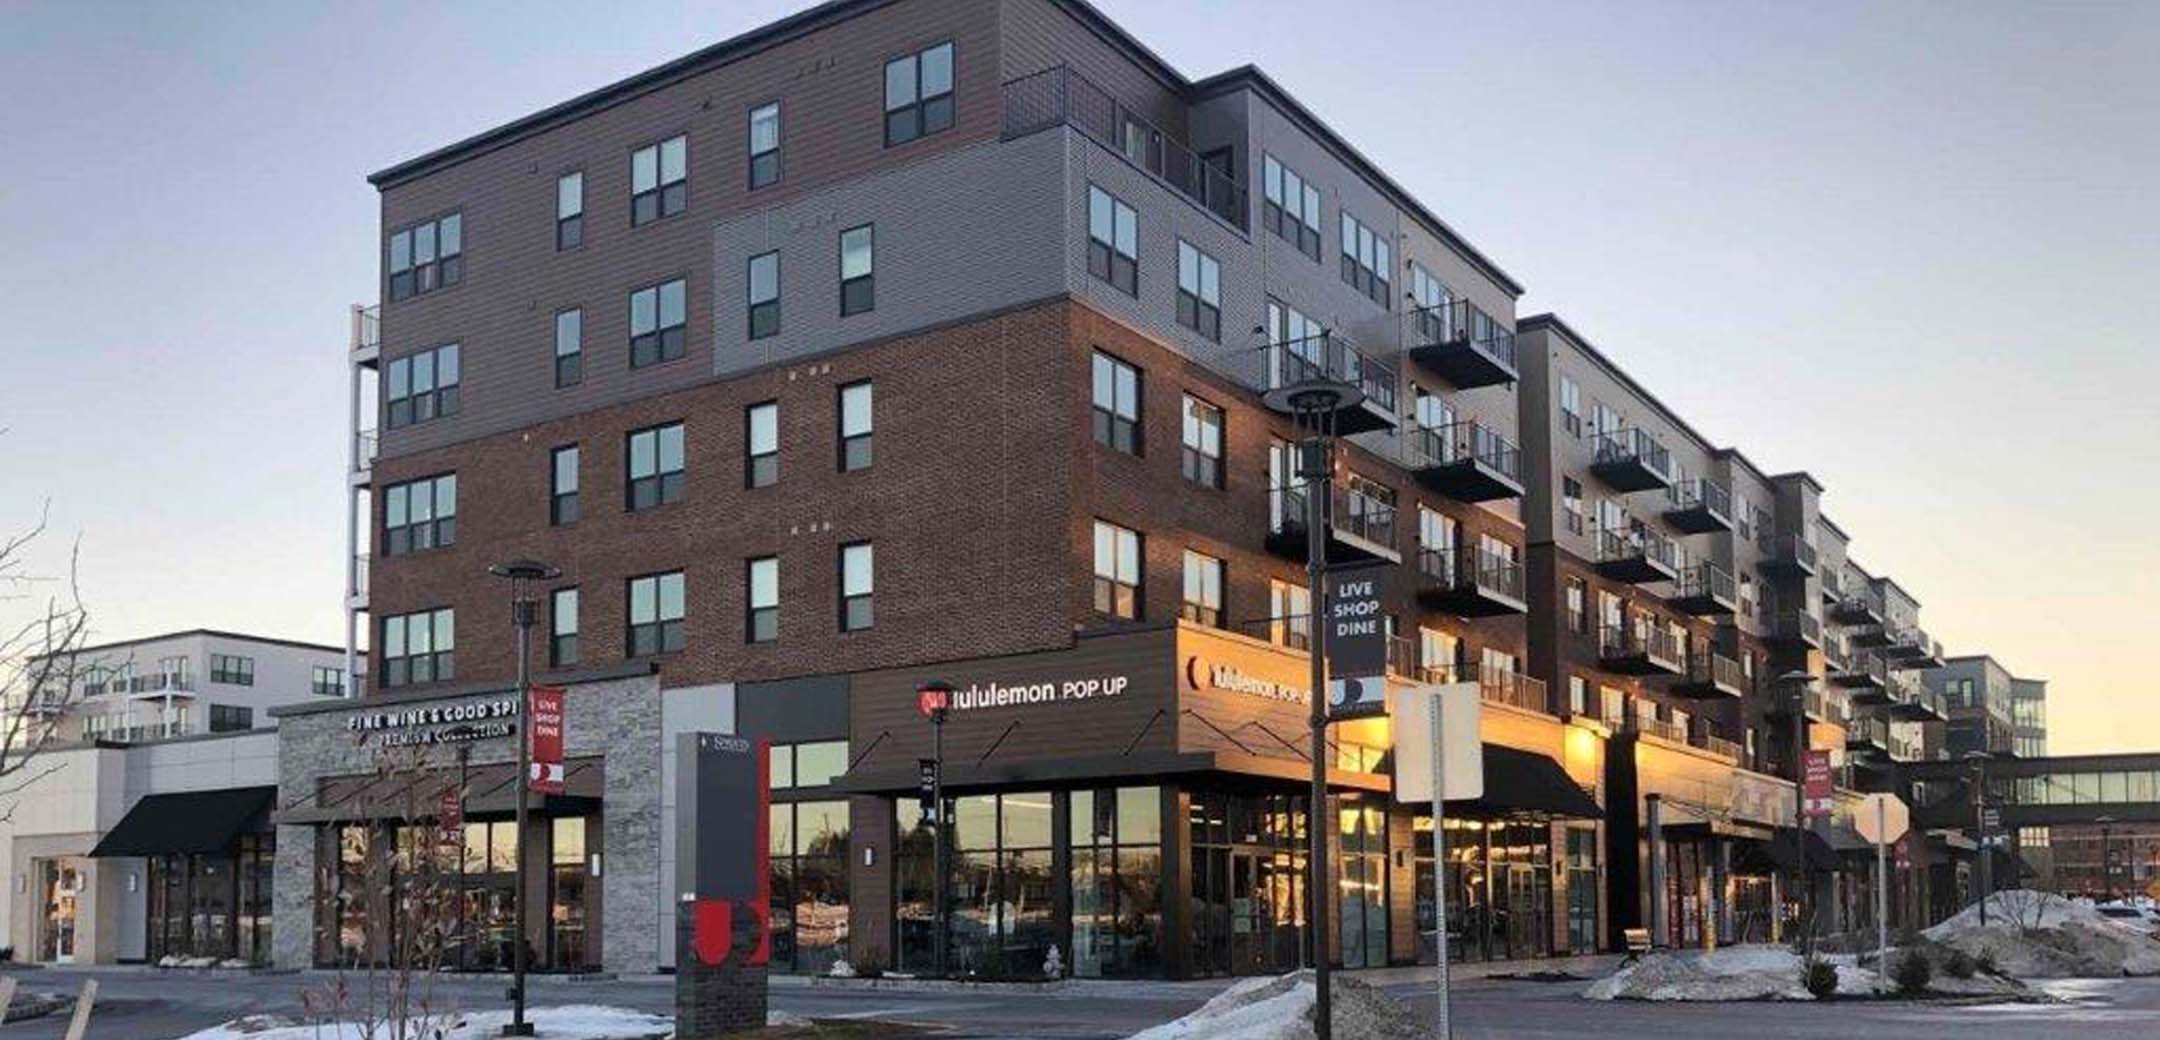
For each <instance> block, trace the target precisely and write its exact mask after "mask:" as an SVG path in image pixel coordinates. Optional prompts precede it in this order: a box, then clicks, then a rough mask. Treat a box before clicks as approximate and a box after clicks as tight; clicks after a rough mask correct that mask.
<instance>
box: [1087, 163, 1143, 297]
mask: <svg viewBox="0 0 2160 1040" xmlns="http://www.w3.org/2000/svg"><path fill="white" fill-rule="evenodd" d="M1087 263H1088V273H1089V274H1092V275H1094V276H1095V277H1097V278H1100V279H1102V280H1103V281H1106V282H1109V283H1110V284H1111V285H1112V286H1115V287H1116V288H1119V289H1122V290H1124V291H1125V292H1126V293H1128V294H1130V295H1133V296H1138V295H1140V218H1139V216H1138V215H1137V214H1135V213H1134V212H1133V209H1132V207H1131V206H1128V205H1126V204H1125V203H1124V202H1122V201H1119V199H1118V198H1117V196H1115V195H1112V194H1110V193H1109V192H1107V191H1104V190H1102V189H1101V188H1098V187H1096V186H1094V185H1092V184H1090V185H1088V255H1087Z"/></svg>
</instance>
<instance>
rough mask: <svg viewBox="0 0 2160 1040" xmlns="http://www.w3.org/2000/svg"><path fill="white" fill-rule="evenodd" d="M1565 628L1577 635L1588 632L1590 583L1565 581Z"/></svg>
mask: <svg viewBox="0 0 2160 1040" xmlns="http://www.w3.org/2000/svg"><path fill="white" fill-rule="evenodd" d="M1567 627H1568V631H1570V632H1574V633H1576V634H1578V635H1579V634H1581V633H1584V632H1588V631H1590V583H1589V582H1586V581H1584V580H1582V579H1581V578H1569V579H1568V580H1567Z"/></svg>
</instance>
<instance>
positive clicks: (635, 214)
mask: <svg viewBox="0 0 2160 1040" xmlns="http://www.w3.org/2000/svg"><path fill="white" fill-rule="evenodd" d="M689 204H690V138H689V136H688V135H687V134H676V135H675V136H673V137H670V138H668V139H667V140H665V141H662V142H660V143H658V144H649V145H646V146H645V147H643V148H640V149H638V150H637V151H634V152H631V153H630V226H631V227H636V226H638V225H640V224H649V223H651V222H653V221H655V220H659V219H660V218H661V217H668V216H673V215H675V214H677V213H681V212H682V211H683V207H685V206H688V205H689Z"/></svg>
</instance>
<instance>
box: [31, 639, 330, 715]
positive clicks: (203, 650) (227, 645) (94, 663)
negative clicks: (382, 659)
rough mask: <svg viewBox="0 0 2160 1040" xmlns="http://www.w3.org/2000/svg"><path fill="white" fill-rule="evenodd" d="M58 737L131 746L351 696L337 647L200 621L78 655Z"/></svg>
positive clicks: (99, 647) (86, 650)
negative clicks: (218, 627) (273, 710)
mask: <svg viewBox="0 0 2160 1040" xmlns="http://www.w3.org/2000/svg"><path fill="white" fill-rule="evenodd" d="M74 670H75V673H76V689H75V690H73V691H72V692H71V694H70V696H69V698H68V701H69V703H68V706H67V711H66V718H64V719H63V720H62V722H61V724H60V728H59V731H58V735H59V737H60V738H61V739H63V740H70V741H84V742H89V741H97V740H108V741H115V742H123V743H134V742H140V741H145V740H158V739H165V738H170V737H181V736H192V735H199V734H204V733H231V732H236V731H240V730H248V729H257V728H262V727H266V726H269V725H271V721H270V713H269V709H270V708H272V707H275V706H277V705H281V704H293V703H298V702H305V701H309V700H313V699H317V698H325V697H343V696H345V695H346V694H347V691H348V685H347V683H346V678H345V676H346V672H345V651H344V648H342V647H335V646H325V645H321V644H317V643H302V642H295V641H293V640H287V639H270V638H265V637H262V636H249V635H241V634H238V633H234V632H219V631H214V630H211V629H206V628H198V629H194V630H192V631H187V632H173V633H169V634H166V635H161V636H150V637H147V638H144V639H130V640H126V641H124V642H118V643H106V644H102V645H99V646H92V647H85V648H84V649H83V650H81V651H79V652H78V653H77V660H76V665H75V669H74Z"/></svg>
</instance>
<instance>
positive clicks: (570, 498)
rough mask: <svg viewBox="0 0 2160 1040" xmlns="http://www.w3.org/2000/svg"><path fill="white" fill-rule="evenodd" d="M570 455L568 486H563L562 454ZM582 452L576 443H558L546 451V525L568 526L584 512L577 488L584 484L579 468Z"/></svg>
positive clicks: (582, 462) (575, 521)
mask: <svg viewBox="0 0 2160 1040" xmlns="http://www.w3.org/2000/svg"><path fill="white" fill-rule="evenodd" d="M565 455H568V456H569V457H570V487H569V489H568V490H564V488H563V456H565ZM584 462H585V459H584V453H583V452H582V451H580V450H579V448H578V445H576V444H560V445H556V446H555V448H553V449H552V450H550V451H549V452H548V526H549V527H568V526H570V525H572V524H575V523H577V522H578V520H579V519H581V518H582V516H581V514H582V513H583V512H584V509H583V500H582V499H581V498H580V497H579V494H578V492H579V489H581V488H582V487H583V486H584V484H585V479H584V475H583V474H582V473H580V472H579V469H580V468H581V467H582V466H583V465H584Z"/></svg>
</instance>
